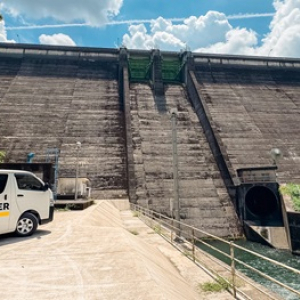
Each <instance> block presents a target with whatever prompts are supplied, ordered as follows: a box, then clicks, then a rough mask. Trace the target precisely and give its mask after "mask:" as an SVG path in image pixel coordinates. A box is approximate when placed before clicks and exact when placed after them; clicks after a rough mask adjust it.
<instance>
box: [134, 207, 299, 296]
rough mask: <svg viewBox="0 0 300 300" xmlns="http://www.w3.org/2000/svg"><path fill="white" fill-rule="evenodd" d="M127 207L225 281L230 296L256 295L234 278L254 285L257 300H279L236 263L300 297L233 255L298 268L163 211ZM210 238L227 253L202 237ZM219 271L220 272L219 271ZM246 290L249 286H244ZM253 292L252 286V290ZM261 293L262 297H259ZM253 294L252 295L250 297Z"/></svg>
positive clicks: (217, 278) (286, 268)
mask: <svg viewBox="0 0 300 300" xmlns="http://www.w3.org/2000/svg"><path fill="white" fill-rule="evenodd" d="M130 205H131V210H132V211H136V212H137V215H138V217H139V218H140V219H141V220H142V221H143V222H145V223H146V224H147V225H148V226H150V227H152V228H153V229H154V231H155V232H156V233H158V234H160V235H161V236H162V237H163V238H165V239H167V240H168V241H169V242H171V243H172V244H173V245H174V246H175V247H176V248H178V250H180V251H182V252H183V253H184V254H185V255H186V256H187V257H189V258H190V259H191V260H193V261H194V262H195V263H196V264H198V265H199V266H201V267H202V268H205V269H206V271H208V272H209V273H210V275H212V276H213V277H214V278H215V279H216V281H219V282H220V280H221V281H222V282H224V281H225V282H226V284H227V287H228V288H227V290H228V291H229V292H230V293H231V294H232V295H233V296H234V298H235V299H245V298H246V299H257V297H258V295H255V296H254V295H252V296H251V295H249V294H248V292H247V291H246V290H247V289H245V290H244V291H243V289H242V288H241V287H240V284H239V283H238V280H242V282H243V283H246V284H248V285H250V286H252V287H253V288H254V290H255V291H256V292H259V293H260V296H259V297H260V299H261V300H262V299H274V300H278V299H281V298H280V296H278V295H276V294H274V293H272V292H271V291H269V290H268V289H266V288H264V287H263V286H262V285H260V284H257V283H255V282H254V281H252V280H251V279H250V278H248V277H247V276H245V275H243V274H242V273H241V272H239V271H238V270H237V269H236V265H237V264H239V265H241V266H243V267H245V268H247V269H248V270H250V271H251V272H253V273H256V274H258V275H259V276H261V277H263V278H265V279H267V280H269V281H271V282H273V283H275V284H277V285H279V286H280V287H282V288H284V289H286V290H288V291H290V292H292V293H294V294H295V295H297V296H300V291H297V290H295V289H294V288H292V287H290V286H288V285H286V284H284V283H282V282H280V281H278V280H277V279H275V278H273V277H271V276H269V275H267V274H266V273H264V272H262V271H260V270H258V269H256V268H254V267H252V266H250V265H249V264H247V263H245V262H243V261H241V260H240V259H238V258H236V255H235V250H236V249H238V250H241V251H244V252H246V253H248V254H251V255H253V256H255V257H258V258H260V259H263V260H265V261H268V262H269V263H272V264H274V265H276V266H279V267H281V268H284V269H285V270H287V271H290V272H293V273H295V275H298V276H299V275H300V271H299V270H297V269H295V268H292V267H289V266H287V265H285V264H283V263H280V262H278V261H275V260H273V259H270V258H268V257H266V256H263V255H261V254H259V253H256V252H254V251H251V250H248V249H246V248H244V247H242V246H239V245H237V244H235V243H234V242H232V241H228V240H225V239H223V238H220V237H217V236H215V235H213V234H210V233H208V232H205V231H203V230H201V229H198V228H195V227H193V226H190V225H187V224H185V223H183V222H178V221H176V220H175V219H173V218H169V217H167V216H166V215H164V214H161V213H158V212H155V211H151V210H149V209H147V208H145V207H142V206H139V205H136V204H133V203H131V204H130ZM207 238H209V239H211V240H217V241H220V242H223V243H225V244H227V245H228V247H229V249H228V250H229V251H228V252H229V253H226V252H224V251H221V250H220V249H218V248H216V247H214V246H212V245H210V244H209V243H207V242H206V241H205V239H207ZM196 243H199V244H202V245H205V247H208V248H210V249H212V250H213V251H215V252H217V253H218V254H220V255H222V256H224V257H225V259H227V260H229V262H230V263H229V264H228V265H227V264H226V263H223V262H222V261H221V260H219V259H217V258H215V257H214V256H212V255H211V254H209V253H207V252H206V251H204V250H201V248H199V247H197V245H196ZM208 262H209V263H208ZM211 262H213V263H214V264H215V265H216V266H218V269H220V267H222V268H223V270H224V271H222V272H220V270H218V271H215V270H214V268H213V266H212V265H213V263H211ZM221 273H222V274H221ZM248 290H249V289H248ZM252 291H253V289H252ZM261 295H263V296H264V297H261ZM253 297H255V298H253Z"/></svg>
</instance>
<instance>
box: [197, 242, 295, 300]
mask: <svg viewBox="0 0 300 300" xmlns="http://www.w3.org/2000/svg"><path fill="white" fill-rule="evenodd" d="M235 243H236V244H238V245H240V246H242V247H244V248H246V249H248V250H251V251H254V252H257V253H259V254H261V255H264V256H267V257H268V258H271V259H273V260H276V261H278V262H281V263H284V264H285V265H287V266H290V267H293V268H295V269H297V270H300V256H296V255H292V254H291V253H289V252H287V251H281V250H276V249H273V248H270V247H267V246H264V245H261V244H257V243H252V242H248V241H237V242H235ZM209 244H210V245H212V246H214V247H216V248H218V249H219V250H222V251H223V252H226V253H228V254H229V247H228V245H227V244H224V243H222V242H219V241H211V242H209ZM198 247H200V248H201V249H203V250H205V251H207V252H209V253H210V254H212V255H214V256H215V257H217V258H219V259H220V260H222V261H224V262H225V263H227V264H230V261H229V259H227V258H226V257H224V256H223V255H221V254H219V253H217V252H216V251H214V250H212V249H209V248H208V247H206V246H204V245H198ZM235 257H236V258H237V259H239V260H241V261H243V262H245V263H247V264H248V265H250V266H252V267H254V268H256V269H258V270H260V271H262V272H264V273H265V274H267V275H269V276H271V277H272V278H275V279H277V280H278V281H280V282H282V283H284V284H286V285H288V286H290V287H292V288H294V289H295V290H297V291H300V275H298V274H296V273H294V272H292V271H288V270H286V269H283V268H281V267H279V266H276V265H274V264H272V263H270V262H267V261H265V260H263V259H260V258H258V257H256V256H254V255H252V254H250V253H247V252H245V251H242V250H239V249H235ZM236 268H237V269H238V270H239V271H241V272H242V273H243V274H245V275H247V276H248V277H249V278H251V279H253V280H254V281H256V282H258V283H260V284H262V285H264V286H265V287H267V288H268V289H270V290H272V291H274V292H275V293H277V294H279V295H280V296H282V298H283V299H285V300H299V299H300V297H299V296H297V295H296V294H294V293H292V292H289V291H287V290H286V289H284V288H282V287H280V286H279V285H277V284H275V283H273V282H271V281H269V280H267V279H265V278H263V277H261V276H260V275H258V274H256V273H253V271H251V270H249V269H248V268H246V267H244V266H242V265H240V264H236Z"/></svg>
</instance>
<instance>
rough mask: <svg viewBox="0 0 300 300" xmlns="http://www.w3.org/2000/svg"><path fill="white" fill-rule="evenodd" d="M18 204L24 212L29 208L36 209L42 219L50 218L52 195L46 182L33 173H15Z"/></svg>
mask: <svg viewBox="0 0 300 300" xmlns="http://www.w3.org/2000/svg"><path fill="white" fill-rule="evenodd" d="M15 180H16V185H17V189H16V197H17V205H18V208H19V211H20V213H21V214H22V213H23V212H25V211H28V210H34V211H36V212H37V213H38V214H39V215H40V218H41V219H47V218H49V208H50V197H49V192H48V191H45V190H44V184H43V183H42V182H41V181H40V180H39V179H38V178H36V177H35V176H33V175H31V174H24V173H23V174H22V173H16V174H15Z"/></svg>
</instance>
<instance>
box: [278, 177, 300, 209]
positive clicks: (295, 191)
mask: <svg viewBox="0 0 300 300" xmlns="http://www.w3.org/2000/svg"><path fill="white" fill-rule="evenodd" d="M279 191H280V193H281V194H282V195H288V196H290V197H291V200H292V202H293V208H294V210H295V211H300V184H295V183H287V184H286V185H284V186H281V187H280V188H279Z"/></svg>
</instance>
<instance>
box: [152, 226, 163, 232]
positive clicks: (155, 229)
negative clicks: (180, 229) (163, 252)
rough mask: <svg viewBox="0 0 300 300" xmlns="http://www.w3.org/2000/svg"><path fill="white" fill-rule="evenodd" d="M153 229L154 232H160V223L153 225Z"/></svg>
mask: <svg viewBox="0 0 300 300" xmlns="http://www.w3.org/2000/svg"><path fill="white" fill-rule="evenodd" d="M153 230H154V232H155V233H157V234H161V231H162V230H161V225H159V224H156V225H154V226H153Z"/></svg>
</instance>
